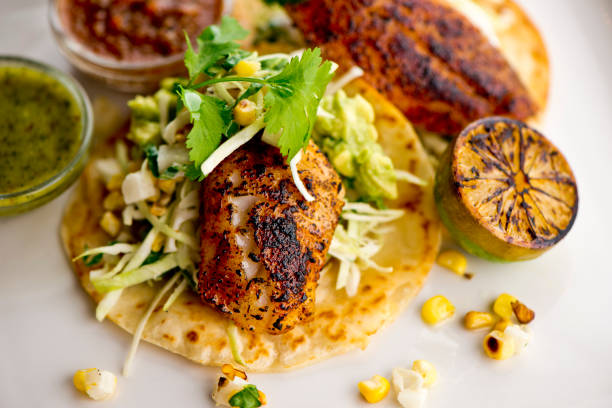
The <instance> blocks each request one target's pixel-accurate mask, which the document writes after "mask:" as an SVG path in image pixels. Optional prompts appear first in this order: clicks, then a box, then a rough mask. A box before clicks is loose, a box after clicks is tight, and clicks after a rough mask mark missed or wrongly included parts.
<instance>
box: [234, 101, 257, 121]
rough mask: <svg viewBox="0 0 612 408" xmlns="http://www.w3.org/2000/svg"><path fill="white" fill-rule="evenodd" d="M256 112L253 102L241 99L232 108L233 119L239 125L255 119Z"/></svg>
mask: <svg viewBox="0 0 612 408" xmlns="http://www.w3.org/2000/svg"><path fill="white" fill-rule="evenodd" d="M256 113H257V112H255V104H254V103H253V102H251V101H249V100H248V99H243V100H241V101H240V102H238V105H236V107H235V108H234V120H235V121H236V123H238V124H239V125H241V126H248V125H250V124H251V123H253V122H254V121H255V115H256Z"/></svg>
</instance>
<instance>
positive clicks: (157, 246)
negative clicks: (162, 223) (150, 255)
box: [151, 234, 166, 252]
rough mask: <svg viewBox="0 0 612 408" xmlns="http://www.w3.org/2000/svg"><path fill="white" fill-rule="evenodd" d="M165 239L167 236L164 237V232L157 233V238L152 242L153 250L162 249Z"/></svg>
mask: <svg viewBox="0 0 612 408" xmlns="http://www.w3.org/2000/svg"><path fill="white" fill-rule="evenodd" d="M165 240H166V238H165V237H164V235H163V234H157V235H156V236H155V239H154V240H153V243H152V244H151V251H153V252H159V251H161V249H162V245H164V241H165Z"/></svg>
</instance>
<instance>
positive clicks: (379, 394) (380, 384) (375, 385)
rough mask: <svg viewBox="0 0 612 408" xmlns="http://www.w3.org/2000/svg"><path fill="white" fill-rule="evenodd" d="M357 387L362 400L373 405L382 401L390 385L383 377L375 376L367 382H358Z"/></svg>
mask: <svg viewBox="0 0 612 408" xmlns="http://www.w3.org/2000/svg"><path fill="white" fill-rule="evenodd" d="M357 387H358V388H359V392H360V393H361V395H362V396H363V398H365V400H366V401H368V402H369V403H371V404H374V403H376V402H380V401H382V400H383V398H385V397H386V396H387V394H388V393H389V389H390V388H391V385H390V384H389V381H387V379H386V378H385V377H382V376H380V375H375V376H374V377H372V378H370V379H369V380H365V381H360V382H359V384H357Z"/></svg>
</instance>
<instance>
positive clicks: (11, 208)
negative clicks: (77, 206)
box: [0, 56, 93, 216]
mask: <svg viewBox="0 0 612 408" xmlns="http://www.w3.org/2000/svg"><path fill="white" fill-rule="evenodd" d="M7 65H8V66H18V67H27V68H30V69H34V70H36V71H39V72H41V73H43V74H45V75H48V76H50V77H52V78H54V79H56V80H57V81H59V82H60V83H61V84H62V85H64V87H65V88H66V89H67V90H68V91H69V92H70V93H71V94H72V95H73V97H74V99H75V101H76V103H77V106H78V107H79V109H80V111H81V135H80V137H79V143H80V144H79V149H78V150H77V152H76V154H75V156H74V157H73V158H72V160H71V161H70V162H69V163H68V164H67V165H66V166H65V167H64V168H63V169H61V170H59V171H58V172H57V173H55V174H54V175H52V176H51V177H50V178H48V179H47V180H45V181H43V182H41V183H39V184H38V185H35V186H33V187H30V188H27V189H25V190H21V191H17V192H12V193H9V194H0V216H5V215H13V214H18V213H22V212H25V211H28V210H31V209H34V208H36V207H38V206H41V205H43V204H45V203H47V202H49V201H51V200H52V199H53V198H55V197H57V196H58V195H60V194H61V193H62V192H63V191H65V190H66V189H67V188H68V187H69V186H70V185H71V184H72V183H73V182H74V181H75V180H76V178H77V177H78V176H79V174H80V173H81V171H82V170H83V167H84V165H85V162H86V161H87V158H88V156H89V146H90V145H91V141H92V130H93V114H92V110H91V103H90V101H89V98H88V96H87V94H86V93H85V91H84V90H83V88H82V87H81V86H80V85H79V83H78V82H76V80H74V79H73V78H72V77H70V76H69V75H67V74H65V73H63V72H61V71H59V70H57V69H55V68H53V67H51V66H49V65H46V64H42V63H40V62H37V61H33V60H30V59H26V58H22V57H16V56H0V66H7Z"/></svg>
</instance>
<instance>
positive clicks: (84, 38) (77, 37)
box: [49, 0, 224, 91]
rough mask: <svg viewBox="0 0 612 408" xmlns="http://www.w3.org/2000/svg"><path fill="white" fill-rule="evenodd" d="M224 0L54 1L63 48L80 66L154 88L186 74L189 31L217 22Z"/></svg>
mask: <svg viewBox="0 0 612 408" xmlns="http://www.w3.org/2000/svg"><path fill="white" fill-rule="evenodd" d="M223 3H224V1H223V0H54V1H52V2H51V7H50V13H49V17H50V22H51V27H52V29H53V32H54V34H55V37H56V39H57V40H58V43H59V45H60V49H61V50H62V52H63V53H64V55H65V56H66V57H67V58H68V59H69V60H70V62H71V63H72V64H73V65H75V66H76V67H77V68H78V69H80V70H81V71H84V72H85V73H87V74H90V75H92V76H95V77H98V78H101V79H103V80H105V81H106V82H107V83H109V84H111V85H114V86H115V87H116V88H118V89H120V90H125V91H147V90H152V89H155V88H156V87H157V86H158V82H159V80H160V79H161V78H163V77H166V76H172V75H177V74H180V73H182V71H183V70H184V66H183V64H182V56H183V52H184V51H185V47H186V45H185V33H187V35H189V36H190V37H191V38H194V37H195V36H197V35H198V34H199V33H200V32H201V31H202V30H203V29H204V28H205V27H207V26H209V25H211V24H214V23H216V22H217V21H218V19H219V17H220V16H221V14H222V12H223V11H224V10H223Z"/></svg>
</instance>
